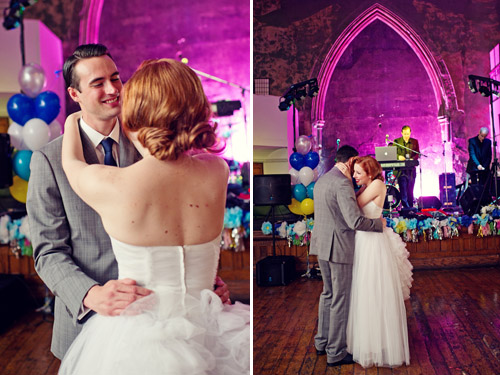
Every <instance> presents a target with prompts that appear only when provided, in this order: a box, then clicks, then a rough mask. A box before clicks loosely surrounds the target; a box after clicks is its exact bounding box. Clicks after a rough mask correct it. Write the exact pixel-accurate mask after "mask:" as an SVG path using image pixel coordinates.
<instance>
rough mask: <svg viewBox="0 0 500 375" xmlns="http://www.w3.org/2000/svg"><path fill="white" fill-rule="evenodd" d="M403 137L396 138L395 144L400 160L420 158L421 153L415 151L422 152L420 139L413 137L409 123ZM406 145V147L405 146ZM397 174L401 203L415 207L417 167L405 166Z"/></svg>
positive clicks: (403, 129) (402, 130) (403, 130)
mask: <svg viewBox="0 0 500 375" xmlns="http://www.w3.org/2000/svg"><path fill="white" fill-rule="evenodd" d="M401 135H402V137H400V138H396V139H395V140H394V146H396V147H397V155H398V160H401V161H403V160H410V159H412V160H418V157H419V154H417V153H415V152H413V151H416V152H420V148H419V146H418V141H417V140H416V139H415V138H411V128H410V126H408V125H405V126H403V128H402V129H401ZM401 146H404V147H406V148H403V147H401ZM395 175H396V177H397V179H398V184H399V190H400V193H401V203H402V205H403V207H413V189H414V187H415V178H416V176H417V171H416V168H415V167H410V168H404V169H400V170H397V171H396V172H395Z"/></svg>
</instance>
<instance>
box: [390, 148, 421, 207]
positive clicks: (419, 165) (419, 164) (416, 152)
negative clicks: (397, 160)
mask: <svg viewBox="0 0 500 375" xmlns="http://www.w3.org/2000/svg"><path fill="white" fill-rule="evenodd" d="M392 144H393V145H396V146H398V147H401V148H404V149H406V150H408V151H411V152H413V153H415V154H418V155H420V156H424V157H427V155H425V154H422V153H421V152H418V151H415V150H412V149H411V148H408V147H406V146H403V145H400V144H399V143H396V142H394V141H392ZM418 170H419V172H420V194H423V190H424V187H423V183H422V163H420V162H419V163H418ZM412 203H413V202H412ZM422 208H423V199H420V202H419V204H418V209H419V210H422Z"/></svg>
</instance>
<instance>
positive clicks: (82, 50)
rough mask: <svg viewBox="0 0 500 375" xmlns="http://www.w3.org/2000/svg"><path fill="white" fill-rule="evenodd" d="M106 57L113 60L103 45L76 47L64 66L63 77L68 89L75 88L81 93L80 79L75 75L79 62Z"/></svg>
mask: <svg viewBox="0 0 500 375" xmlns="http://www.w3.org/2000/svg"><path fill="white" fill-rule="evenodd" d="M104 55H106V56H109V58H110V59H111V60H113V57H111V54H110V53H109V51H108V48H107V47H106V46H105V45H103V44H82V45H80V46H78V47H76V49H75V52H73V54H72V55H71V56H70V57H68V58H67V59H66V61H65V62H64V66H63V77H64V83H65V84H66V89H67V88H68V87H73V88H75V89H77V90H78V91H80V77H78V76H77V75H76V74H75V65H76V63H77V62H78V61H80V60H83V59H89V58H91V57H100V56H104Z"/></svg>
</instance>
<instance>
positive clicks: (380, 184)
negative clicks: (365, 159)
mask: <svg viewBox="0 0 500 375" xmlns="http://www.w3.org/2000/svg"><path fill="white" fill-rule="evenodd" d="M371 185H373V186H374V187H376V188H377V189H381V188H382V189H385V183H384V181H382V180H379V179H376V180H373V181H372V183H371Z"/></svg>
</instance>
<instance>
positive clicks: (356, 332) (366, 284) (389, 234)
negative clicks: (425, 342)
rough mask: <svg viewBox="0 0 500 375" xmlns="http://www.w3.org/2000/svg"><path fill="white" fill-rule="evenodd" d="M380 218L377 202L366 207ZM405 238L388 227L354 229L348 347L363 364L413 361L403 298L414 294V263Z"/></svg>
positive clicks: (369, 213) (365, 211) (366, 211)
mask: <svg viewBox="0 0 500 375" xmlns="http://www.w3.org/2000/svg"><path fill="white" fill-rule="evenodd" d="M362 211H363V214H364V215H365V216H366V217H368V218H372V219H375V218H379V217H380V215H381V214H382V208H381V207H378V206H377V205H376V204H375V202H373V201H372V202H370V203H368V204H367V205H366V206H365V207H363V209H362ZM408 256H409V253H408V251H407V250H406V245H405V243H404V242H403V241H402V240H401V238H400V237H399V235H398V234H396V233H394V231H393V230H392V229H390V228H385V229H384V231H383V232H382V233H376V232H362V231H357V232H356V241H355V250H354V263H353V276H352V277H353V279H352V289H351V302H350V309H349V319H348V323H347V348H348V349H347V351H348V352H349V353H352V355H353V358H354V361H356V362H357V363H359V364H361V365H362V366H363V367H370V366H385V367H396V366H400V365H402V364H403V363H406V364H409V363H410V350H409V347H408V330H407V323H406V309H405V304H404V300H405V299H408V298H409V296H410V288H411V283H412V281H413V279H412V268H413V267H412V265H411V263H410V262H409V260H408Z"/></svg>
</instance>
